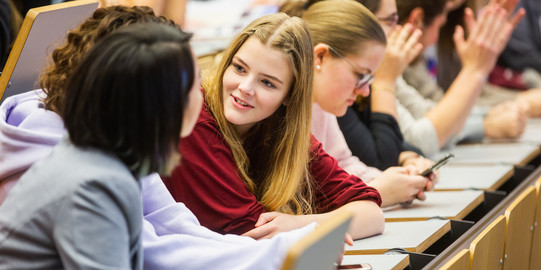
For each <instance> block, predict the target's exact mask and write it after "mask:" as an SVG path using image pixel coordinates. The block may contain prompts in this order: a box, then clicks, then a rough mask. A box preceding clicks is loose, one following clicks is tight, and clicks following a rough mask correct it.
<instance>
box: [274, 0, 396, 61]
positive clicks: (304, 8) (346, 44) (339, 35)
mask: <svg viewBox="0 0 541 270" xmlns="http://www.w3.org/2000/svg"><path fill="white" fill-rule="evenodd" d="M280 10H281V11H283V12H286V13H288V14H295V15H301V16H302V19H303V20H304V21H305V22H306V24H307V25H308V28H309V29H310V34H311V35H312V42H313V43H314V46H315V45H317V44H319V43H323V44H327V45H329V46H331V47H332V48H333V49H335V50H336V51H338V52H339V53H340V54H341V55H344V56H347V55H355V54H358V52H359V51H360V50H362V49H364V48H365V47H366V46H368V45H369V43H370V42H376V43H379V44H382V45H386V43H387V39H386V37H385V33H384V32H383V29H382V28H381V26H380V25H379V23H378V20H377V18H376V16H374V14H372V12H370V11H369V10H368V9H367V8H366V7H364V6H363V5H362V4H360V3H359V2H357V1H353V0H325V1H321V0H319V1H314V0H310V1H307V2H304V1H298V0H290V1H287V2H286V3H284V5H282V6H281V7H280ZM333 56H335V57H337V55H333Z"/></svg>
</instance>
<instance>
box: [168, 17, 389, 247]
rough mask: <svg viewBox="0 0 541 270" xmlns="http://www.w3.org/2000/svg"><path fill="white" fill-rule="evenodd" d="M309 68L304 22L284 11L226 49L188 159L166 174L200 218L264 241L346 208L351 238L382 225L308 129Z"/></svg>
mask: <svg viewBox="0 0 541 270" xmlns="http://www.w3.org/2000/svg"><path fill="white" fill-rule="evenodd" d="M313 70H314V66H313V53H312V43H311V38H310V35H309V32H308V29H307V27H306V25H305V23H304V22H303V21H302V20H301V19H299V18H290V17H288V16H287V15H284V14H274V15H269V16H265V17H262V18H260V19H258V20H255V21H254V22H252V23H251V24H250V25H248V26H247V27H246V28H245V29H244V30H243V31H242V32H241V33H240V34H239V35H238V36H237V37H236V38H235V39H234V40H233V42H232V43H231V45H230V46H229V48H228V49H227V50H226V51H225V52H224V54H223V56H222V58H221V61H220V63H219V64H218V66H217V69H216V74H214V76H212V77H209V78H207V80H206V83H204V90H205V101H206V105H205V106H204V108H203V110H202V111H201V116H200V118H199V120H198V123H197V124H196V127H195V129H194V132H193V133H192V135H191V136H189V137H188V138H186V139H185V141H184V143H183V144H181V146H180V150H181V151H180V152H181V154H182V155H183V156H184V158H185V159H184V160H183V162H181V163H180V164H179V166H178V167H177V168H176V169H175V171H174V172H173V175H172V176H171V177H170V178H165V179H164V182H165V183H166V185H167V187H168V189H169V190H170V191H171V193H172V195H173V197H174V198H175V199H176V200H177V201H182V202H184V203H186V205H187V206H188V207H189V208H190V209H191V210H192V211H194V213H195V215H196V216H197V217H198V219H199V220H200V221H201V224H203V225H204V226H207V227H209V228H210V229H212V230H215V231H218V232H222V233H237V234H243V233H244V234H246V235H249V236H251V237H253V238H256V239H260V238H268V237H272V236H273V235H275V234H276V233H278V232H281V231H288V230H291V229H293V228H298V227H301V226H304V225H305V224H309V223H310V222H313V221H318V220H325V219H328V218H332V216H333V214H334V213H335V211H339V209H348V210H350V211H351V212H353V213H354V217H353V221H352V226H351V227H350V233H351V235H352V237H353V238H361V237H366V236H370V235H374V234H377V233H381V232H382V231H383V226H384V221H383V213H382V211H381V209H379V204H381V198H380V195H379V193H378V192H377V191H376V190H375V189H374V188H371V187H368V186H366V185H365V184H364V182H362V181H361V180H360V179H359V178H357V177H355V176H351V175H349V174H347V173H346V172H345V171H344V170H342V169H341V168H340V167H339V166H338V165H337V162H336V160H335V159H334V158H332V157H331V156H329V155H328V154H327V153H325V151H323V149H322V145H321V143H319V142H318V141H317V140H315V139H314V138H313V137H312V136H311V134H310V118H311V105H312V104H311V100H312V92H311V91H312V80H313ZM265 212H270V213H265Z"/></svg>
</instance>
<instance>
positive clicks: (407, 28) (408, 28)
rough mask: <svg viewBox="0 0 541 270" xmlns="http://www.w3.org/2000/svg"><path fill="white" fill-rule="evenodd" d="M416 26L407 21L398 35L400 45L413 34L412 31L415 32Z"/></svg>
mask: <svg viewBox="0 0 541 270" xmlns="http://www.w3.org/2000/svg"><path fill="white" fill-rule="evenodd" d="M413 30H414V27H413V25H411V24H410V23H406V24H405V25H404V27H403V28H402V30H401V31H399V34H398V37H397V43H398V44H400V45H403V44H405V43H406V40H407V39H408V37H409V36H410V35H411V32H413Z"/></svg>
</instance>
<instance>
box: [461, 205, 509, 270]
mask: <svg viewBox="0 0 541 270" xmlns="http://www.w3.org/2000/svg"><path fill="white" fill-rule="evenodd" d="M505 229H506V219H505V216H504V215H500V216H499V217H497V218H496V219H495V220H494V221H492V222H491V223H490V225H488V226H487V227H486V228H485V229H484V230H483V231H482V232H481V233H480V234H479V235H478V236H477V237H475V239H474V240H473V241H472V243H471V245H470V257H471V267H470V268H471V269H472V270H476V269H502V267H503V252H504V247H505Z"/></svg>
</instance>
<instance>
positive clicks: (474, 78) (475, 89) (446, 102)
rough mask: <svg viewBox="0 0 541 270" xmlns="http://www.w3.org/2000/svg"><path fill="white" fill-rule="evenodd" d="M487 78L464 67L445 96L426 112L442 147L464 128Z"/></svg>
mask: <svg viewBox="0 0 541 270" xmlns="http://www.w3.org/2000/svg"><path fill="white" fill-rule="evenodd" d="M485 78H486V76H485V75H484V74H483V73H481V72H477V71H471V70H469V69H462V71H461V72H460V73H459V75H458V76H457V78H456V79H455V81H454V82H453V84H452V85H451V87H450V88H449V90H448V91H447V93H446V94H445V96H443V98H442V99H441V101H440V102H438V104H437V105H436V106H435V107H434V108H432V109H431V110H430V111H429V112H428V113H427V114H426V117H427V118H428V119H429V120H430V121H431V122H432V124H433V125H434V128H435V130H436V133H437V135H438V142H439V145H440V147H441V146H443V145H445V143H446V142H447V140H448V139H449V138H450V137H451V136H452V135H453V134H456V133H458V132H459V131H460V130H461V129H462V126H463V125H464V122H465V120H466V118H467V117H468V115H469V114H470V112H471V109H472V107H473V105H474V104H475V102H476V101H477V98H478V97H479V94H480V91H481V86H482V85H483V83H484V80H485Z"/></svg>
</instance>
